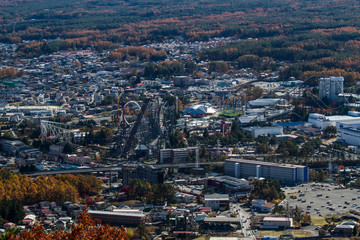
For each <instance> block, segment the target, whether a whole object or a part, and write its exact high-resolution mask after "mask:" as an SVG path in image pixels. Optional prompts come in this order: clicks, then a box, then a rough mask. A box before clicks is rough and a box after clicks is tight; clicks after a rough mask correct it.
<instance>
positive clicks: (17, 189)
mask: <svg viewBox="0 0 360 240" xmlns="http://www.w3.org/2000/svg"><path fill="white" fill-rule="evenodd" d="M101 188H102V181H101V180H99V179H97V178H96V177H95V176H85V175H78V176H75V175H70V174H66V175H59V176H55V177H54V176H40V177H37V178H30V177H28V176H26V175H21V174H16V173H11V172H9V171H7V170H4V169H1V170H0V201H2V200H6V201H7V200H10V201H16V202H19V203H22V204H35V203H38V202H40V201H55V202H57V203H59V204H61V203H63V202H64V201H73V202H76V201H77V200H78V197H79V196H83V195H92V194H97V193H98V192H99V191H100V190H101Z"/></svg>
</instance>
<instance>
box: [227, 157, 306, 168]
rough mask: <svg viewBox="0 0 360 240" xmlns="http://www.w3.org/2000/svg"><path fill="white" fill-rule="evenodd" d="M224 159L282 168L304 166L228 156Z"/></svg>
mask: <svg viewBox="0 0 360 240" xmlns="http://www.w3.org/2000/svg"><path fill="white" fill-rule="evenodd" d="M226 161H230V162H238V163H247V164H254V165H263V166H270V167H282V168H304V167H305V166H302V165H293V164H286V163H283V164H278V163H272V162H262V161H254V160H247V159H238V158H230V159H228V160H226Z"/></svg>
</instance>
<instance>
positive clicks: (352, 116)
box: [308, 111, 360, 129]
mask: <svg viewBox="0 0 360 240" xmlns="http://www.w3.org/2000/svg"><path fill="white" fill-rule="evenodd" d="M358 113H359V112H355V111H350V112H349V113H348V115H334V116H325V115H323V114H319V113H310V114H309V119H308V122H309V123H311V124H312V125H313V126H314V127H317V128H320V129H325V128H326V127H327V126H336V123H338V122H347V121H349V122H352V121H354V120H360V117H359V115H358Z"/></svg>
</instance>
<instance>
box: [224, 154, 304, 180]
mask: <svg viewBox="0 0 360 240" xmlns="http://www.w3.org/2000/svg"><path fill="white" fill-rule="evenodd" d="M225 174H226V175H228V176H232V177H236V178H251V177H256V178H270V179H278V180H279V182H280V183H282V184H302V183H306V182H308V181H309V168H308V167H306V166H301V165H291V164H277V163H270V162H261V161H253V160H246V159H236V158H231V159H228V160H226V161H225Z"/></svg>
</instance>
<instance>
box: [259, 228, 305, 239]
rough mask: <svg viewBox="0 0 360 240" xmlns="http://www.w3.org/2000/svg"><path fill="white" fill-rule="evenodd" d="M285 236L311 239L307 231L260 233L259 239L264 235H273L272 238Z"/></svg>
mask: <svg viewBox="0 0 360 240" xmlns="http://www.w3.org/2000/svg"><path fill="white" fill-rule="evenodd" d="M283 234H292V235H293V236H294V237H310V236H311V233H310V232H306V231H300V230H295V231H259V237H262V236H264V235H271V236H280V235H283Z"/></svg>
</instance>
